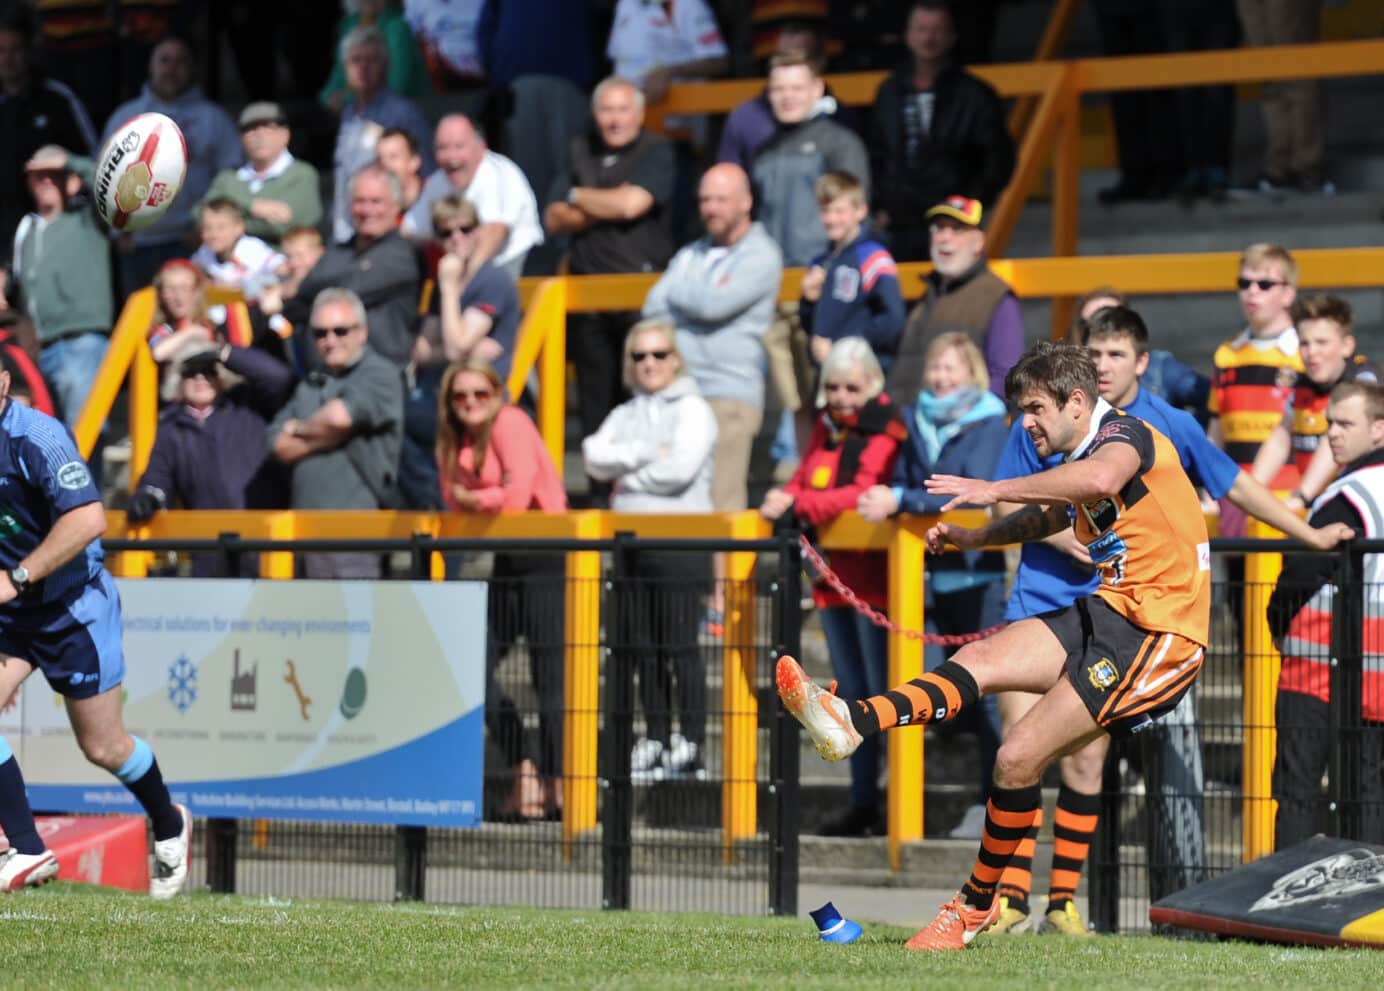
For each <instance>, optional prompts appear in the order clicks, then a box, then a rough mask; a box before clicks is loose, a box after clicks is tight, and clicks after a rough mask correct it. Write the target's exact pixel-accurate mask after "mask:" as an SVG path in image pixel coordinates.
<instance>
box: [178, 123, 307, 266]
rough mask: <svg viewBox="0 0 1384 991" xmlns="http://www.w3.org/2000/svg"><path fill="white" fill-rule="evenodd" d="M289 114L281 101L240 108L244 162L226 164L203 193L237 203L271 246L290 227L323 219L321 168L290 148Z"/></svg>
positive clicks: (253, 232) (250, 228)
mask: <svg viewBox="0 0 1384 991" xmlns="http://www.w3.org/2000/svg"><path fill="white" fill-rule="evenodd" d="M290 137H291V133H290V131H289V129H288V117H287V116H286V115H285V114H284V112H283V109H282V108H281V107H280V106H279V105H278V104H277V103H263V102H261V103H252V104H250V105H249V106H248V107H246V108H245V109H244V110H242V111H241V112H240V145H241V147H242V148H243V149H244V151H245V164H243V165H241V166H240V167H239V168H233V169H223V170H222V171H221V172H218V173H217V174H216V178H215V179H213V180H212V182H211V188H209V189H208V190H207V194H206V196H204V197H203V198H202V204H203V206H205V205H206V204H207V203H209V202H210V201H212V200H215V199H228V200H231V201H233V202H234V203H236V204H237V205H238V206H239V207H240V209H241V212H242V213H243V214H244V215H245V233H246V234H248V235H250V236H251V237H257V238H260V239H261V240H263V241H266V242H268V243H269V244H272V245H277V244H278V243H279V240H280V239H281V238H282V237H283V236H284V234H285V233H287V231H288V230H289V229H290V228H292V227H316V226H317V225H318V224H319V223H321V221H322V190H321V181H320V180H319V178H318V175H317V170H316V169H315V168H313V167H312V166H311V165H309V164H308V163H307V162H304V161H301V160H300V159H297V158H294V157H293V153H292V152H290V151H289V150H288V141H289V138H290Z"/></svg>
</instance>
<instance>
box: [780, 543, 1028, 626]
mask: <svg viewBox="0 0 1384 991" xmlns="http://www.w3.org/2000/svg"><path fill="white" fill-rule="evenodd" d="M798 543H799V545H801V547H802V552H803V560H805V561H807V563H808V564H810V565H812V567H813V569H814V570H816V571H817V572H818V574H820V575H821V576H822V581H824V582H826V583H827V584H828V585H829V586H831V589H832V591H834V592H835V593H836V594H837V595H839V596H841V598H843V599H845V600H846V602H847V603H848V604H849V605H850V607H851V608H852V609H854V610H855V611H856V612H858V613H860V615H862V616H864V617H866V618H867V619H868V620H869V621H870V622H871V623H874V624H875V625H876V626H879V627H883V628H884V629H886V630H888V631H889V632H890V633H897V634H898V635H899V636H901V637H907V638H908V639H909V640H921V641H923V643H930V644H937V645H938V646H942V647H960V646H961V645H962V644H966V643H971V642H973V641H975V640H984V639H985V638H986V637H988V636H989V635H990V634H992V633H996V632H998V631H999V630H1002V629H1004V626H1005V624H1004V623H1000V624H999V625H997V626H992V627H990V629H988V630H980V631H978V632H976V633H928V632H926V631H924V630H905V629H904V628H903V627H901V626H899V625H898V624H897V623H894V622H892V621H891V620H890V619H889V617H888V616H886V615H884V613H882V612H880V611H879V610H878V609H876V608H875V607H874V606H872V605H870V604H869V603H868V602H866V601H865V600H864V599H862V598H861V597H860V596H858V595H856V594H855V592H854V590H852V589H851V587H850V586H848V585H847V584H846V583H845V582H843V581H842V580H841V576H840V575H838V574H837V573H836V572H834V571H832V570H831V566H830V565H828V564H827V560H826V558H824V557H823V556H822V555H821V553H820V552H819V551H818V550H817V548H815V547H813V546H812V541H810V540H808V539H807V537H806V536H803V535H800V536H799V537H798Z"/></svg>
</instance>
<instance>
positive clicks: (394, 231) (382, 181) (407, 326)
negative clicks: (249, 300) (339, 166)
mask: <svg viewBox="0 0 1384 991" xmlns="http://www.w3.org/2000/svg"><path fill="white" fill-rule="evenodd" d="M398 222H399V180H398V179H396V178H394V175H393V174H392V173H391V172H389V171H388V170H387V169H385V168H384V167H383V166H380V165H377V164H375V163H371V164H369V165H366V166H365V167H364V168H362V169H361V170H360V171H359V172H357V173H356V175H355V177H354V178H353V179H352V180H351V228H352V231H353V234H352V236H351V237H350V239H349V240H348V241H346V243H344V244H338V245H334V246H332V247H331V248H328V249H327V251H326V253H325V254H323V255H322V257H321V258H320V259H319V260H318V262H317V264H316V265H314V266H313V267H312V271H310V272H308V274H307V275H306V276H304V278H303V281H302V282H301V283H300V284H299V286H298V291H297V292H296V293H294V294H293V295H292V296H287V297H285V298H284V299H283V301H282V304H283V315H284V317H285V318H286V319H288V320H289V321H290V322H291V323H293V324H294V325H295V326H297V327H300V328H301V327H304V326H305V325H306V323H307V317H308V310H309V307H310V306H311V305H312V303H313V300H314V299H316V297H317V294H318V293H319V292H321V291H323V290H324V289H330V288H345V289H350V290H351V291H352V292H354V293H355V294H356V295H357V296H358V297H360V299H361V301H362V302H363V303H364V304H365V308H366V311H367V312H368V313H369V320H370V340H371V345H370V347H371V348H372V349H373V350H374V351H375V352H376V353H378V354H380V355H382V356H383V357H385V358H388V359H389V360H390V361H392V362H394V363H395V364H396V365H398V366H399V367H400V368H402V367H404V366H405V365H407V364H408V362H409V360H410V358H411V356H412V354H413V346H414V338H415V337H416V336H417V334H418V294H419V289H420V286H421V280H422V266H421V262H420V259H419V257H418V251H417V249H416V248H415V247H414V245H413V244H412V243H411V242H409V241H408V240H406V239H405V238H404V237H403V236H402V235H400V233H399V227H398ZM265 303H266V301H265V300H261V306H265ZM265 309H266V312H268V311H269V309H270V307H268V306H266V307H265ZM298 346H299V348H300V350H301V351H302V352H303V356H304V358H305V361H304V364H305V366H306V367H315V366H317V365H318V364H320V362H319V361H318V358H319V354H318V353H317V352H316V350H315V349H313V348H312V346H311V341H309V340H307V339H306V334H305V332H303V331H300V332H299V335H298Z"/></svg>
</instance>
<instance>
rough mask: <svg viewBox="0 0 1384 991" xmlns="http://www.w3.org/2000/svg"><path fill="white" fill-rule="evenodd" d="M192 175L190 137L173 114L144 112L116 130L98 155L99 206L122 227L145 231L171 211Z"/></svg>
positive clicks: (114, 225) (104, 215)
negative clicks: (185, 181)
mask: <svg viewBox="0 0 1384 991" xmlns="http://www.w3.org/2000/svg"><path fill="white" fill-rule="evenodd" d="M186 178H187V142H186V141H184V140H183V132H182V131H180V130H178V125H177V124H175V123H173V120H172V118H170V117H166V116H164V115H163V114H154V113H149V114H140V115H139V116H138V117H132V118H130V119H129V120H127V121H126V122H125V123H123V124H121V125H120V126H119V127H117V128H116V129H115V131H114V132H112V133H111V136H110V140H108V141H107V142H106V145H105V147H104V148H102V149H101V156H100V157H99V158H98V159H97V160H96V210H97V212H98V213H100V214H101V219H102V220H104V221H105V222H106V223H107V224H109V225H110V226H111V227H112V228H114V229H115V230H118V231H139V230H143V229H144V228H146V227H148V226H150V225H151V224H153V223H154V222H155V221H157V220H158V219H159V218H160V217H162V216H163V215H164V214H165V213H166V212H167V211H168V207H169V206H170V205H171V204H172V202H173V200H174V198H176V197H177V195H178V191H179V190H180V189H182V188H183V181H184V180H185V179H186Z"/></svg>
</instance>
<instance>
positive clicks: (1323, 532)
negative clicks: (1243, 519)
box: [1225, 471, 1355, 551]
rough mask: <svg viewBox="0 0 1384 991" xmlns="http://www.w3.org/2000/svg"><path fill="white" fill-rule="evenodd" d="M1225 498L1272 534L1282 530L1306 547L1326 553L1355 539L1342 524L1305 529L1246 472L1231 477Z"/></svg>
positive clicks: (1348, 528)
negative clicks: (1233, 477)
mask: <svg viewBox="0 0 1384 991" xmlns="http://www.w3.org/2000/svg"><path fill="white" fill-rule="evenodd" d="M1225 495H1226V498H1227V499H1229V500H1230V501H1231V502H1232V503H1234V504H1235V505H1236V506H1238V507H1239V508H1240V509H1243V510H1244V511H1245V512H1246V513H1248V514H1249V515H1250V516H1253V517H1254V518H1255V519H1257V520H1261V521H1263V522H1264V523H1267V524H1268V525H1269V526H1271V527H1273V528H1274V529H1275V530H1282V531H1283V532H1284V533H1286V534H1287V535H1288V536H1290V537H1292V538H1293V539H1294V540H1298V541H1301V542H1302V543H1304V544H1306V545H1307V546H1308V547H1315V548H1317V549H1318V550H1324V551H1325V550H1330V549H1331V548H1333V547H1335V546H1336V545H1337V544H1339V543H1340V542H1341V541H1343V540H1350V539H1351V538H1352V537H1354V536H1355V531H1354V530H1352V529H1351V528H1350V527H1348V526H1346V525H1345V524H1344V523H1328V524H1327V525H1326V526H1324V527H1320V528H1318V527H1314V526H1311V525H1309V524H1308V523H1307V521H1306V520H1304V519H1303V518H1302V517H1301V516H1299V515H1298V514H1297V513H1295V512H1293V511H1292V510H1291V509H1289V508H1288V507H1287V506H1285V505H1283V503H1281V502H1279V501H1278V499H1277V498H1276V497H1275V496H1274V494H1273V493H1272V492H1270V491H1269V490H1268V489H1267V488H1265V487H1264V485H1263V484H1261V483H1260V482H1258V481H1256V480H1255V478H1254V476H1253V475H1251V474H1250V473H1249V472H1247V471H1241V472H1240V473H1239V474H1238V475H1236V476H1235V482H1234V484H1233V485H1231V486H1230V491H1229V492H1227V493H1226V494H1225Z"/></svg>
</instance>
